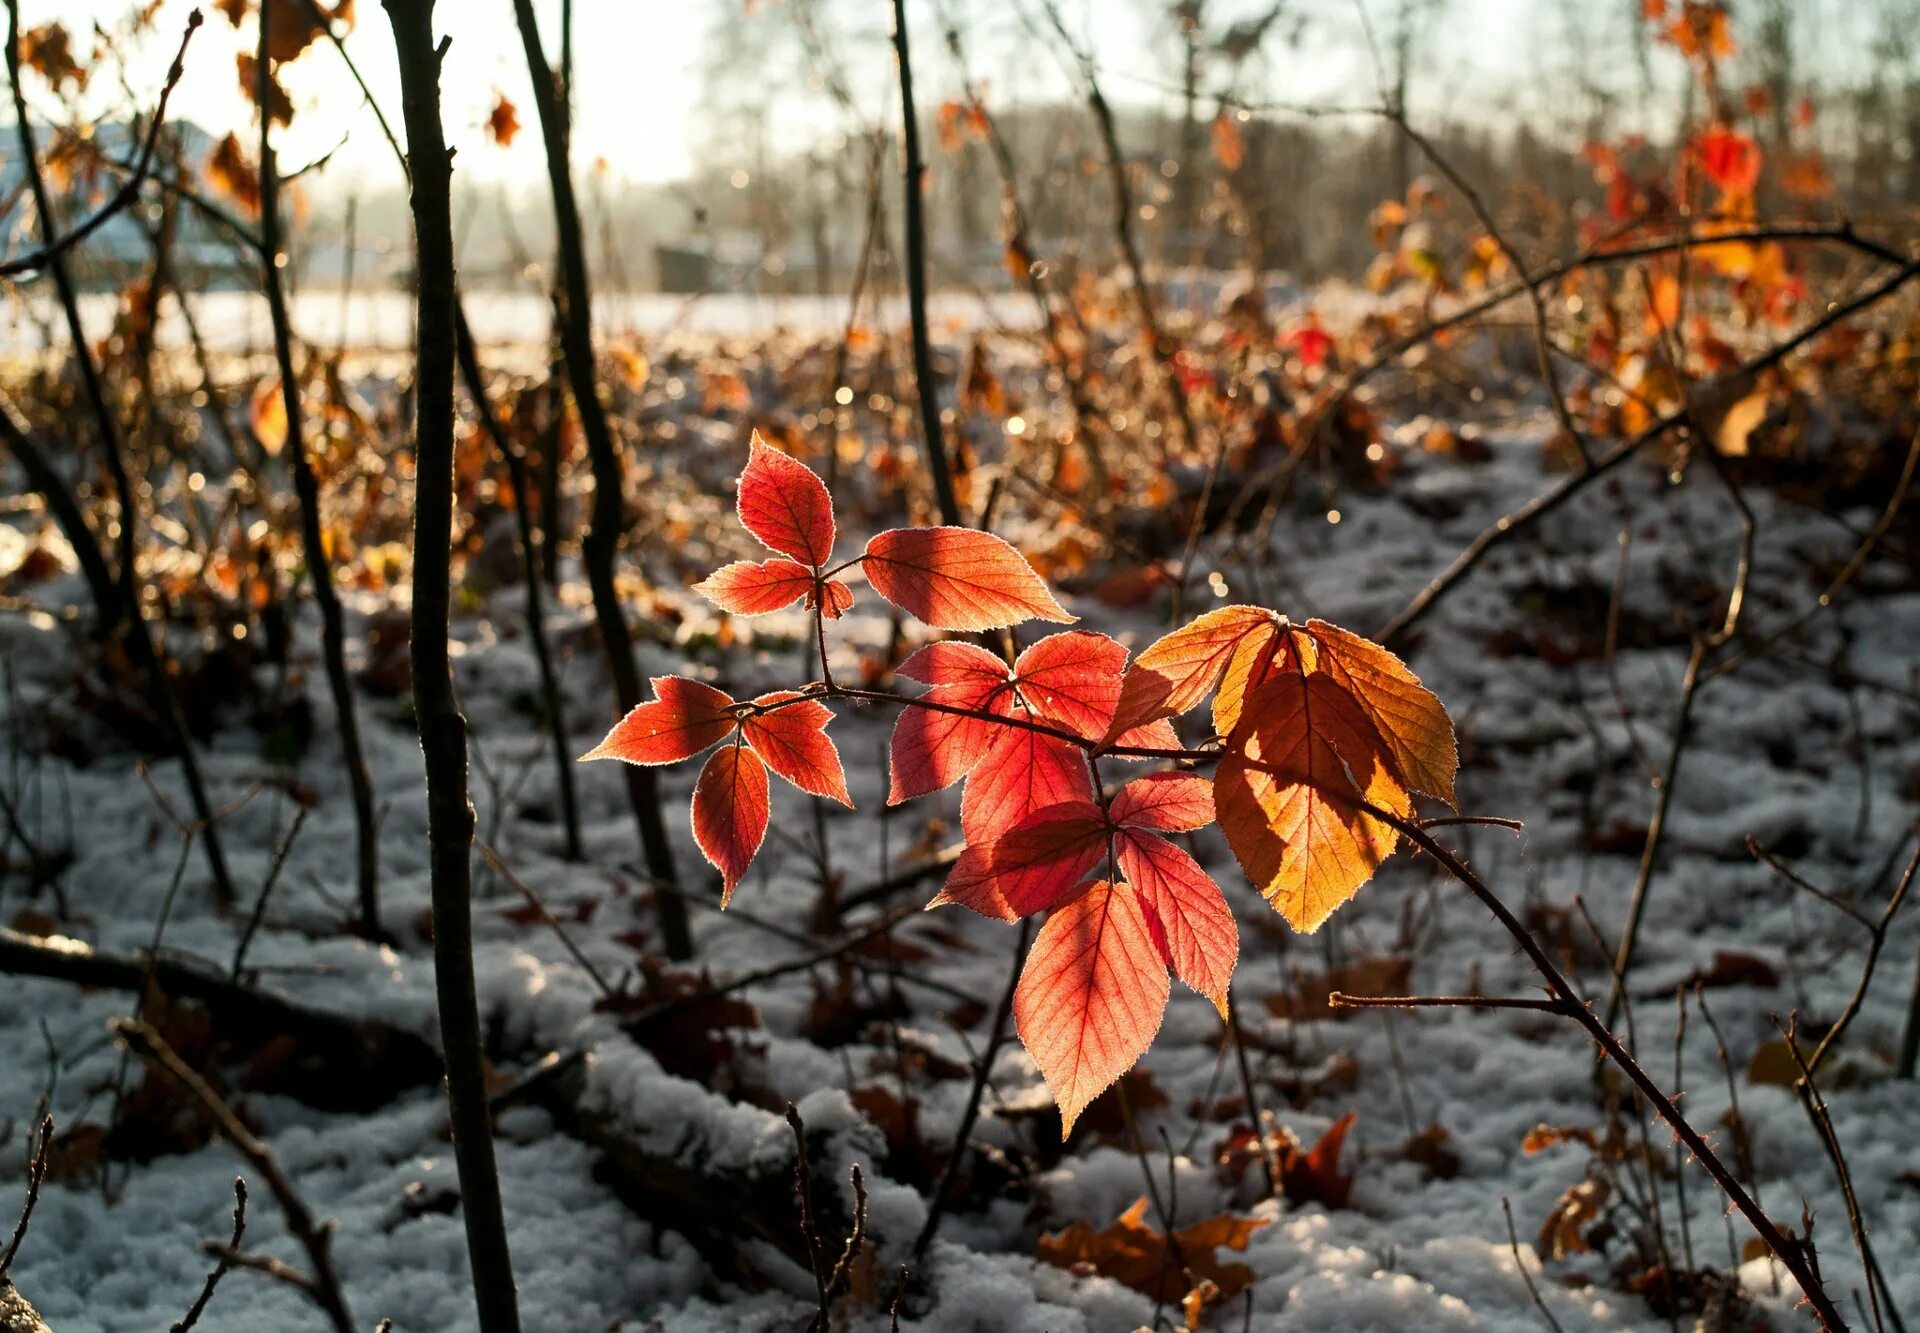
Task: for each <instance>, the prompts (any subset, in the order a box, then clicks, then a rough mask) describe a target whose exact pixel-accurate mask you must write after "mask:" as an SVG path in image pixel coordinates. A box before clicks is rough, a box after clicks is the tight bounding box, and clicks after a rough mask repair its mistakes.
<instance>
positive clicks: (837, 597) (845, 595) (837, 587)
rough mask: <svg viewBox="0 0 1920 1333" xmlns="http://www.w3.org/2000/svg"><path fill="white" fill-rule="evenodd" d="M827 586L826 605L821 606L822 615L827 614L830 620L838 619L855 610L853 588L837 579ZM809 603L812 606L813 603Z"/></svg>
mask: <svg viewBox="0 0 1920 1333" xmlns="http://www.w3.org/2000/svg"><path fill="white" fill-rule="evenodd" d="M826 588H827V598H826V605H824V606H822V607H821V608H820V614H821V615H823V616H825V617H826V618H827V619H828V620H838V619H840V617H841V616H844V615H845V614H846V613H847V612H849V611H851V610H853V589H852V588H849V587H848V586H847V585H846V584H844V583H841V582H840V581H839V580H837V579H836V580H833V581H832V582H830V583H828V584H827V585H826ZM807 605H809V606H811V605H813V603H812V602H811V601H809V602H808V603H807Z"/></svg>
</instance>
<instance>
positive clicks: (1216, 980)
mask: <svg viewBox="0 0 1920 1333" xmlns="http://www.w3.org/2000/svg"><path fill="white" fill-rule="evenodd" d="M1114 860H1115V861H1116V862H1117V863H1118V864H1119V867H1120V874H1121V876H1122V877H1123V878H1124V879H1125V880H1126V881H1127V883H1129V884H1131V885H1132V886H1133V889H1134V892H1135V893H1137V894H1139V895H1140V902H1141V904H1142V906H1144V907H1145V908H1146V912H1147V925H1148V929H1149V930H1151V931H1152V933H1153V941H1154V943H1155V945H1157V946H1158V947H1159V949H1160V956H1161V957H1162V958H1163V959H1165V960H1166V962H1167V965H1168V966H1169V967H1171V968H1172V969H1173V971H1174V975H1176V976H1178V977H1179V978H1180V980H1182V981H1184V982H1186V983H1187V984H1188V985H1189V986H1191V987H1193V988H1194V989H1195V990H1196V991H1198V992H1200V994H1202V995H1204V996H1206V997H1207V998H1208V999H1209V1000H1212V1001H1213V1007H1214V1008H1216V1009H1218V1010H1219V1011H1220V1016H1221V1017H1222V1018H1225V1017H1226V1016H1227V985H1228V983H1229V982H1231V981H1232V980H1233V965H1234V963H1235V962H1236V961H1237V960H1238V959H1239V957H1240V931H1239V928H1238V927H1237V926H1236V925H1235V924H1234V920H1233V909H1232V908H1230V907H1228V906H1227V900H1226V898H1225V896H1224V895H1222V894H1221V892H1220V886H1219V885H1218V884H1215V883H1214V882H1213V879H1212V877H1211V876H1209V875H1208V874H1207V872H1206V871H1205V870H1202V869H1201V868H1200V863H1199V862H1198V861H1196V860H1194V859H1193V857H1192V856H1190V855H1188V854H1187V852H1186V851H1184V850H1183V849H1181V848H1179V847H1176V846H1174V845H1173V844H1172V843H1170V842H1168V841H1167V840H1166V839H1165V838H1161V837H1156V836H1154V835H1153V834H1151V833H1128V832H1122V833H1120V834H1118V835H1117V836H1116V837H1115V838H1114Z"/></svg>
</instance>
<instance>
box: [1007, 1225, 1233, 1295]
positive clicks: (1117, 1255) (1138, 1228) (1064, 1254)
mask: <svg viewBox="0 0 1920 1333" xmlns="http://www.w3.org/2000/svg"><path fill="white" fill-rule="evenodd" d="M1146 1219H1147V1201H1146V1199H1145V1198H1141V1199H1139V1200H1137V1201H1136V1202H1135V1203H1134V1205H1133V1206H1132V1207H1131V1208H1129V1209H1127V1211H1126V1212H1124V1213H1122V1214H1121V1215H1120V1219H1119V1220H1118V1221H1117V1222H1115V1223H1114V1224H1113V1225H1112V1226H1110V1227H1107V1228H1106V1229H1105V1230H1102V1231H1096V1230H1094V1229H1093V1227H1092V1226H1091V1225H1090V1224H1088V1223H1087V1222H1084V1221H1081V1222H1075V1223H1074V1224H1073V1225H1072V1226H1070V1227H1067V1228H1066V1229H1065V1230H1063V1231H1057V1232H1053V1233H1051V1234H1049V1235H1043V1236H1041V1237H1040V1243H1039V1245H1038V1246H1037V1247H1036V1249H1035V1257H1036V1258H1038V1259H1039V1260H1040V1261H1041V1262H1042V1263H1047V1264H1053V1265H1054V1266H1056V1267H1059V1268H1080V1267H1081V1266H1082V1265H1085V1266H1086V1267H1088V1268H1091V1269H1092V1270H1094V1271H1095V1272H1097V1273H1099V1274H1101V1275H1102V1276H1104V1277H1109V1278H1112V1279H1113V1280H1114V1281H1115V1282H1119V1283H1121V1284H1123V1285H1125V1286H1128V1287H1131V1288H1133V1290H1135V1291H1137V1292H1140V1293H1141V1294H1143V1295H1146V1296H1151V1297H1152V1298H1153V1299H1155V1300H1157V1301H1161V1302H1163V1303H1165V1304H1167V1305H1172V1304H1173V1303H1175V1302H1176V1301H1178V1302H1183V1303H1185V1302H1186V1300H1187V1297H1188V1296H1190V1295H1191V1294H1193V1293H1195V1292H1204V1291H1205V1290H1206V1288H1207V1287H1208V1286H1211V1287H1212V1288H1213V1294H1212V1299H1214V1300H1215V1301H1224V1300H1227V1299H1229V1298H1231V1297H1234V1296H1238V1295H1239V1294H1240V1293H1241V1292H1242V1291H1244V1290H1246V1288H1248V1287H1250V1286H1252V1285H1253V1281H1254V1272H1253V1270H1252V1269H1251V1268H1249V1267H1247V1265H1245V1264H1239V1263H1227V1262H1223V1261H1222V1260H1221V1259H1220V1258H1218V1257H1217V1256H1216V1255H1215V1253H1214V1251H1215V1250H1218V1249H1223V1248H1224V1249H1228V1250H1233V1251H1242V1250H1245V1249H1246V1248H1247V1242H1248V1241H1249V1240H1251V1239H1252V1237H1253V1233H1254V1232H1256V1231H1258V1230H1259V1229H1260V1228H1261V1227H1263V1226H1266V1225H1267V1222H1268V1219H1267V1218H1260V1217H1235V1216H1233V1215H1232V1214H1222V1215H1221V1216H1219V1217H1210V1218H1207V1219H1206V1220H1204V1221H1200V1222H1195V1223H1194V1224H1193V1225H1192V1226H1189V1227H1182V1228H1181V1229H1180V1230H1178V1231H1176V1232H1174V1233H1173V1238H1172V1240H1171V1241H1169V1240H1168V1238H1167V1237H1166V1236H1165V1235H1163V1234H1162V1233H1161V1232H1159V1231H1158V1230H1156V1229H1155V1228H1154V1227H1153V1226H1152V1225H1150V1224H1149V1223H1148V1222H1147V1220H1146ZM1201 1304H1202V1305H1204V1301H1203V1302H1202V1303H1201ZM1190 1308H1191V1307H1190Z"/></svg>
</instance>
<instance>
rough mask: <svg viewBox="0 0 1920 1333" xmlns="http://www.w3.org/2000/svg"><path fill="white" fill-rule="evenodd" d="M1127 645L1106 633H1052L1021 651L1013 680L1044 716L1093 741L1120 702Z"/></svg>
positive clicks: (1039, 715) (1105, 728)
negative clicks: (1121, 678)
mask: <svg viewBox="0 0 1920 1333" xmlns="http://www.w3.org/2000/svg"><path fill="white" fill-rule="evenodd" d="M1126 665H1127V650H1126V649H1125V648H1124V647H1122V646H1121V645H1120V644H1119V643H1118V642H1116V641H1115V640H1113V639H1110V638H1108V637H1107V636H1106V635H1104V634H1089V633H1087V632H1085V631H1083V630H1068V631H1066V632H1065V633H1062V634H1050V635H1048V636H1047V637H1046V638H1044V639H1041V640H1039V641H1038V642H1036V643H1034V644H1033V645H1031V646H1030V647H1028V648H1027V650H1026V651H1025V652H1023V653H1021V654H1020V656H1019V657H1018V658H1017V659H1016V660H1015V662H1014V664H1013V680H1014V683H1015V684H1016V685H1017V686H1018V687H1019V690H1020V697H1021V699H1022V700H1024V701H1025V702H1026V704H1027V705H1028V707H1030V708H1031V709H1032V710H1033V713H1034V715H1035V716H1036V717H1038V718H1039V719H1040V720H1041V721H1043V722H1048V723H1051V724H1052V725H1053V726H1056V727H1060V728H1063V729H1064V730H1067V731H1071V732H1073V733H1074V734H1075V735H1077V736H1084V737H1085V738H1086V739H1088V740H1090V741H1095V740H1099V739H1100V738H1101V737H1102V736H1104V735H1105V734H1106V730H1107V724H1108V722H1110V721H1111V720H1112V719H1113V710H1114V708H1115V706H1116V705H1118V704H1119V702H1120V677H1121V674H1122V673H1123V672H1124V670H1125V669H1126Z"/></svg>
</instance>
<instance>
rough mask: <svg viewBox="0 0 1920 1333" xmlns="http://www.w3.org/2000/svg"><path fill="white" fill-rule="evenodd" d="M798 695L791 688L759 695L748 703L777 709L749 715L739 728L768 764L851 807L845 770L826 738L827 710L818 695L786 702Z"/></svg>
mask: <svg viewBox="0 0 1920 1333" xmlns="http://www.w3.org/2000/svg"><path fill="white" fill-rule="evenodd" d="M799 697H800V696H799V695H798V694H797V693H796V692H794V691H793V690H780V691H778V692H776V693H773V694H763V695H761V696H760V697H759V698H758V699H755V700H754V701H753V702H754V703H755V704H757V705H760V706H763V707H764V706H767V705H771V704H780V705H781V707H779V708H776V709H774V710H773V711H772V712H770V713H758V714H753V715H751V716H749V717H748V718H747V719H746V720H745V721H744V722H742V723H741V724H740V731H741V733H742V734H743V735H744V736H745V737H746V738H747V744H748V745H751V746H752V747H753V749H754V752H755V753H756V754H758V755H759V756H760V757H761V758H762V759H764V760H766V761H767V767H768V768H771V769H772V770H773V771H774V772H776V773H778V774H779V775H780V776H781V777H783V778H785V779H786V780H787V781H788V782H791V783H792V784H793V785H794V786H796V787H798V788H799V789H800V790H801V791H804V792H809V793H811V794H813V795H815V796H829V797H832V798H833V799H834V800H836V801H838V802H840V804H842V805H844V806H846V807H847V808H848V809H849V810H851V809H852V808H853V799H852V798H851V797H850V796H848V795H847V774H846V770H845V769H844V768H842V767H841V765H840V751H838V750H837V749H835V748H834V745H833V742H832V741H831V740H829V739H828V738H827V723H829V722H831V721H833V710H832V709H830V708H828V707H827V706H826V705H825V704H823V703H821V702H820V701H819V700H818V699H808V700H806V701H805V702H802V703H787V702H786V701H787V700H789V699H798V698H799Z"/></svg>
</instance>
